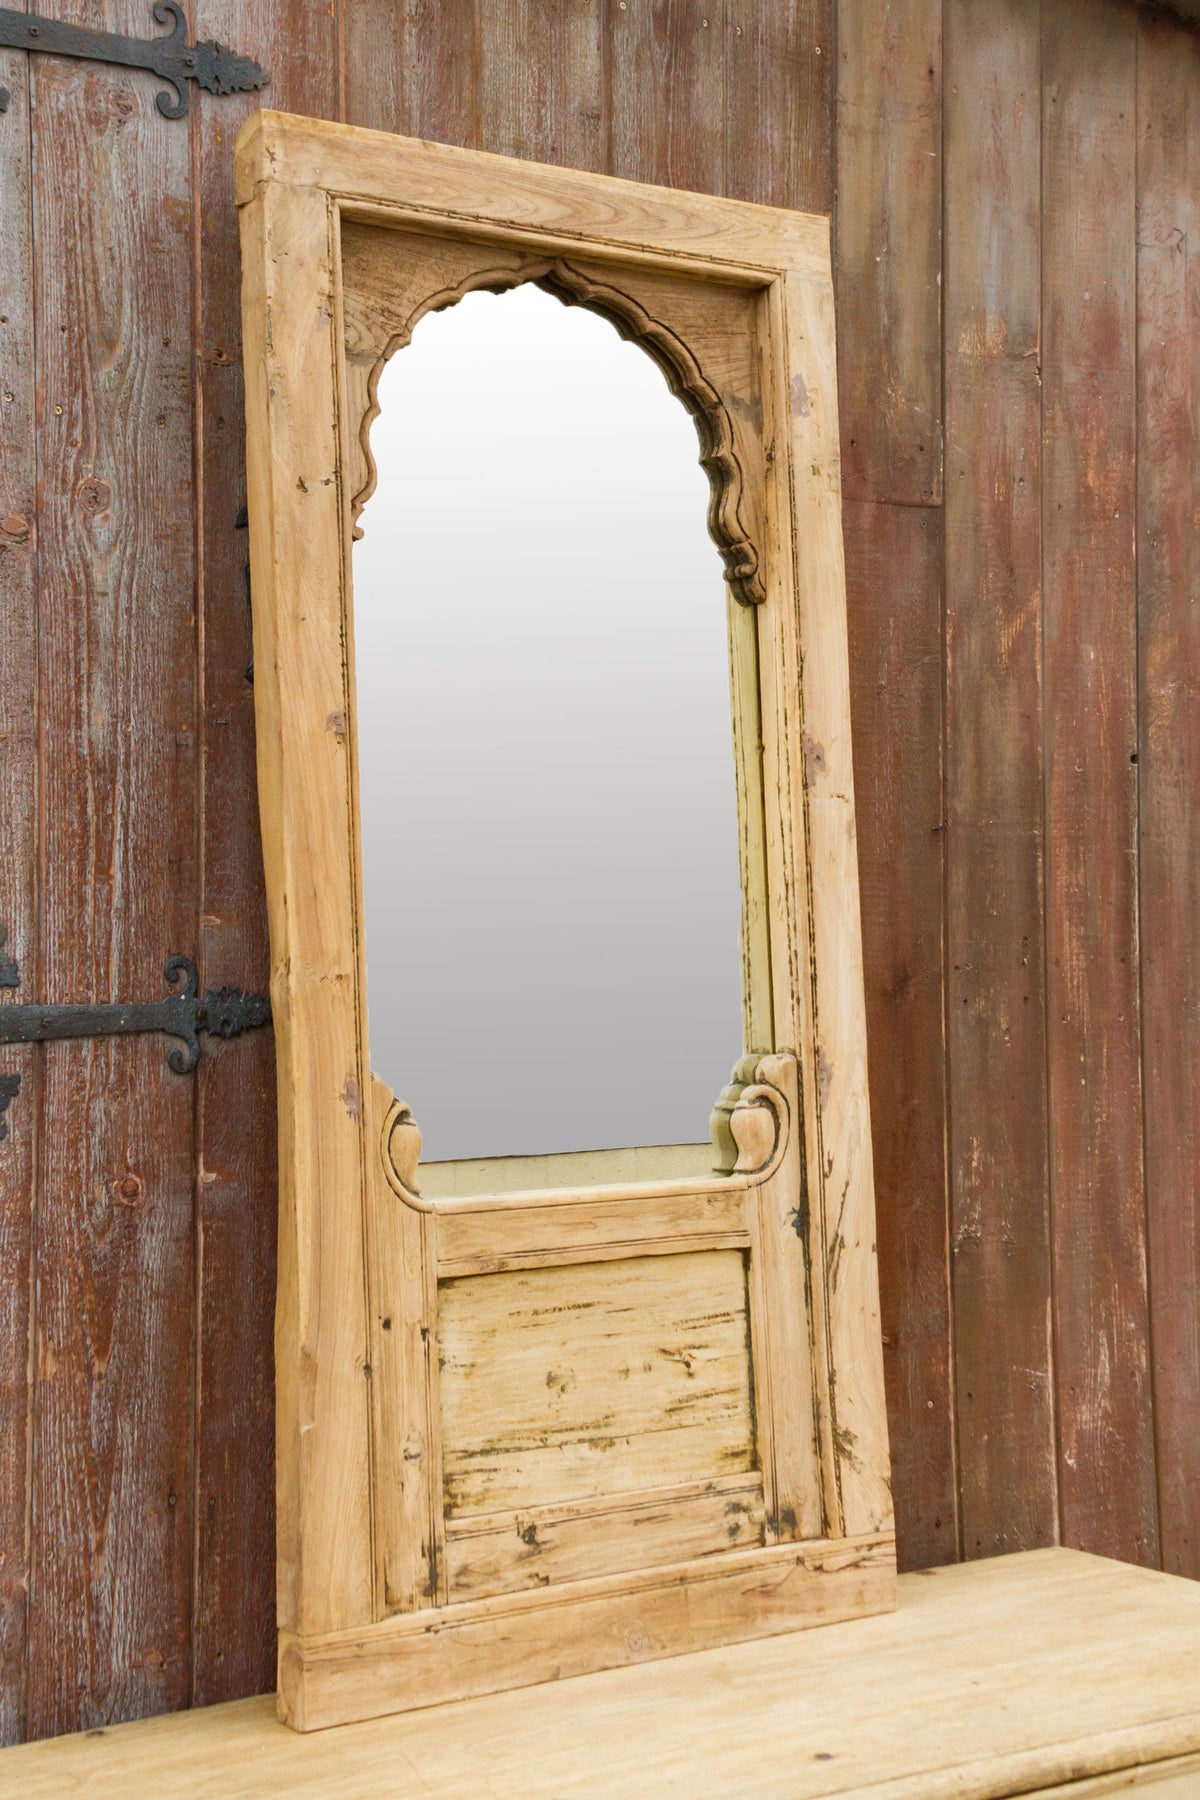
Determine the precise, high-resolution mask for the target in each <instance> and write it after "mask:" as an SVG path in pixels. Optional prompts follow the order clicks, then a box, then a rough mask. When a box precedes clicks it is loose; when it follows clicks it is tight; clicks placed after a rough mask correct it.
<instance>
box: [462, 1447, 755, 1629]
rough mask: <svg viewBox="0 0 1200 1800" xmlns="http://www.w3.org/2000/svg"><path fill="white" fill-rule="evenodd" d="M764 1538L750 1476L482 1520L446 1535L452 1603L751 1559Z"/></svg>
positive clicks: (487, 1516)
mask: <svg viewBox="0 0 1200 1800" xmlns="http://www.w3.org/2000/svg"><path fill="white" fill-rule="evenodd" d="M766 1529H767V1520H766V1507H765V1506H764V1504H763V1486H762V1480H761V1478H760V1477H759V1476H758V1475H757V1474H753V1473H752V1474H749V1475H726V1476H723V1477H715V1478H713V1479H712V1480H710V1481H705V1482H703V1483H693V1484H692V1485H691V1486H690V1487H685V1488H663V1489H660V1490H659V1491H657V1492H654V1493H646V1492H644V1491H643V1492H641V1493H637V1494H630V1495H627V1496H624V1497H622V1498H619V1499H616V1500H614V1499H612V1498H611V1497H610V1498H606V1499H603V1500H576V1501H573V1502H568V1503H567V1504H565V1505H562V1506H535V1507H531V1508H530V1509H529V1510H528V1511H526V1512H512V1513H477V1514H475V1515H474V1517H471V1516H467V1517H464V1518H462V1519H458V1520H454V1519H452V1520H451V1521H450V1523H449V1524H448V1526H447V1529H446V1560H447V1562H448V1564H449V1593H450V1597H451V1599H452V1600H468V1599H472V1598H474V1597H476V1596H479V1595H483V1594H504V1593H520V1592H521V1591H522V1590H526V1589H533V1588H539V1587H545V1586H546V1584H547V1583H548V1582H551V1581H582V1580H586V1579H587V1578H588V1577H589V1576H592V1575H596V1574H599V1573H601V1572H603V1571H605V1570H609V1569H650V1568H654V1567H656V1566H659V1565H661V1564H663V1563H671V1562H679V1561H682V1560H690V1559H691V1558H692V1557H697V1556H713V1555H720V1554H721V1552H723V1551H726V1550H731V1549H740V1550H746V1549H750V1548H752V1547H755V1546H760V1545H762V1544H764V1543H765V1542H766Z"/></svg>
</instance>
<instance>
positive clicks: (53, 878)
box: [27, 0, 196, 1736]
mask: <svg viewBox="0 0 1200 1800" xmlns="http://www.w3.org/2000/svg"><path fill="white" fill-rule="evenodd" d="M60 16H62V17H64V18H68V19H70V20H72V21H74V22H77V23H80V24H85V25H92V26H107V27H109V28H115V29H117V30H123V31H128V32H130V33H142V32H143V31H144V30H145V24H146V19H145V12H144V9H143V7H142V6H141V5H140V4H136V3H135V0H121V3H120V4H114V5H108V6H103V7H101V6H98V5H94V4H76V5H71V6H68V7H64V8H61V9H60ZM31 80H32V89H33V132H34V139H33V141H34V172H35V181H36V199H35V207H34V222H35V258H36V269H35V283H36V288H35V292H36V334H37V343H38V361H39V369H38V377H39V379H38V402H39V414H38V432H39V453H40V484H41V496H40V517H39V530H40V535H41V541H42V543H43V545H44V546H46V547H47V549H46V554H44V555H43V557H42V560H41V595H40V607H41V627H40V645H41V658H40V684H41V696H42V746H43V752H42V754H43V768H42V789H41V792H42V822H41V823H42V843H43V859H44V861H43V866H44V869H45V871H46V880H45V885H44V889H43V901H42V908H43V910H42V941H43V958H42V986H43V990H44V992H45V994H46V996H47V997H48V998H52V999H53V1000H55V1001H66V1000H72V999H76V1000H89V999H97V1000H107V999H114V998H119V997H120V998H123V997H126V996H128V997H129V998H135V997H136V998H141V997H143V996H145V997H148V998H149V997H155V996H157V995H158V994H159V993H161V992H162V967H163V963H164V960H165V958H166V956H167V955H168V954H169V953H171V952H182V953H184V954H192V953H193V951H194V947H195V946H194V936H195V895H196V845H195V836H196V833H195V783H196V756H195V691H194V665H195V632H194V618H193V607H194V574H195V570H194V562H193V547H192V546H193V541H192V495H191V481H192V428H193V416H192V385H191V383H192V375H191V300H192V295H191V287H190V281H189V264H190V224H191V196H190V167H189V149H188V134H187V130H186V127H180V126H179V124H178V123H176V122H172V121H170V120H167V119H164V118H163V117H162V116H161V115H160V114H159V112H158V111H157V109H156V107H155V105H154V90H153V87H152V85H151V84H150V83H149V82H148V81H147V80H146V78H145V77H144V76H141V75H134V74H131V73H128V72H125V71H116V70H113V69H110V68H102V67H100V66H98V65H94V64H86V63H77V62H67V61H65V60H61V59H56V58H48V57H37V58H34V59H33V60H32V67H31ZM44 1092H45V1101H44V1120H43V1140H42V1155H41V1170H40V1192H39V1226H38V1244H37V1257H38V1321H37V1336H36V1347H35V1357H34V1369H35V1380H36V1384H37V1386H36V1412H35V1417H34V1430H33V1457H34V1468H33V1487H32V1515H31V1516H32V1562H31V1574H30V1631H29V1710H28V1722H27V1723H28V1730H29V1733H30V1735H32V1736H43V1735H46V1734H49V1733H53V1732H58V1731H64V1730H71V1729H76V1728H78V1727H81V1726H93V1725H100V1724H104V1723H107V1722H108V1721H110V1720H113V1719H122V1718H132V1717H135V1716H137V1715H139V1714H143V1713H150V1712H161V1711H164V1710H167V1709H170V1708H171V1707H174V1706H178V1705H180V1704H181V1703H182V1702H183V1701H184V1700H185V1698H186V1695H187V1691H188V1661H189V1590H190V1583H191V1560H192V1559H191V1520H190V1511H191V1507H190V1500H191V1475H192V1470H191V1460H192V1459H191V1416H192V1358H191V1337H192V1323H191V1321H192V1267H193V1254H192V1223H193V1220H192V1196H193V1119H192V1112H193V1103H194V1090H193V1086H192V1083H191V1082H190V1081H185V1080H181V1079H180V1077H179V1076H177V1075H174V1074H172V1073H171V1072H170V1071H169V1070H168V1068H167V1064H166V1058H165V1054H164V1047H163V1044H162V1042H161V1041H160V1040H158V1039H156V1038H150V1037H147V1038H124V1039H121V1038H117V1039H107V1040H105V1039H98V1040H93V1041H89V1042H80V1043H63V1044H55V1045H52V1046H49V1047H48V1048H47V1050H46V1053H45V1089H44Z"/></svg>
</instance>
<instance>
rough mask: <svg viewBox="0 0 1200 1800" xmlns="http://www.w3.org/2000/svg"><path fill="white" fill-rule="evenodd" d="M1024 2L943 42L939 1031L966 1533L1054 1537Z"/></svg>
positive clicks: (1034, 327)
mask: <svg viewBox="0 0 1200 1800" xmlns="http://www.w3.org/2000/svg"><path fill="white" fill-rule="evenodd" d="M1040 12H1041V8H1040V5H1039V0H1017V3H1016V4H1014V5H1011V6H1005V7H999V8H998V7H995V6H992V5H989V4H988V0H964V3H963V4H962V5H960V6H958V7H956V8H954V9H953V10H952V11H951V13H950V14H949V15H948V19H949V29H948V33H947V43H946V94H947V110H946V663H947V672H946V758H947V761H946V788H947V810H946V821H947V919H946V927H947V964H948V971H947V982H948V992H947V1027H948V1050H949V1067H950V1172H951V1183H952V1193H953V1209H952V1240H951V1241H952V1271H953V1298H954V1322H955V1373H956V1385H957V1417H958V1449H959V1471H958V1481H959V1487H960V1491H961V1507H962V1528H961V1529H962V1543H963V1548H964V1550H965V1552H966V1554H967V1555H969V1556H987V1555H994V1554H996V1553H998V1552H1000V1551H1005V1550H1021V1549H1031V1548H1034V1547H1035V1546H1037V1545H1041V1544H1049V1543H1053V1542H1054V1541H1055V1539H1056V1536H1057V1490H1056V1474H1055V1452H1054V1404H1053V1392H1052V1381H1053V1371H1052V1363H1051V1333H1050V1315H1049V1309H1050V1291H1051V1273H1050V1223H1049V1197H1048V1174H1047V1148H1046V1130H1047V1125H1046V1098H1045V1082H1046V1072H1045V1055H1046V1052H1045V1041H1046V1040H1045V1011H1044V994H1045V989H1044V978H1043V958H1044V942H1043V914H1042V905H1043V855H1044V845H1043V826H1042V752H1041V722H1042V685H1041V684H1042V676H1041V661H1042V625H1041V553H1040V543H1041V538H1040V526H1039V512H1040V466H1041V463H1040V431H1041V390H1040V381H1039V346H1040V335H1039V333H1040V280H1041V276H1040V260H1039V238H1040V229H1041V221H1040V210H1039V170H1040V141H1041V107H1040V98H1039V96H1040V54H1041V52H1040V42H1039V17H1040Z"/></svg>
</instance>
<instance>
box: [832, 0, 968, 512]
mask: <svg viewBox="0 0 1200 1800" xmlns="http://www.w3.org/2000/svg"><path fill="white" fill-rule="evenodd" d="M941 37H942V5H941V0H883V3H882V4H881V0H839V4H838V20H837V56H838V80H837V193H838V199H837V263H836V267H837V296H838V317H839V320H840V322H841V326H842V331H841V336H840V339H839V348H838V381H839V386H840V390H841V395H842V460H843V491H844V493H845V496H846V498H847V499H848V500H892V501H899V502H903V503H905V504H907V505H914V506H915V505H927V504H929V503H930V502H936V501H938V500H940V499H941V494H942V441H941V438H942V397H941V356H940V350H941V313H940V294H941V288H940V275H941V225H942V193H941V151H942V144H941V90H942V67H941V64H942V50H941Z"/></svg>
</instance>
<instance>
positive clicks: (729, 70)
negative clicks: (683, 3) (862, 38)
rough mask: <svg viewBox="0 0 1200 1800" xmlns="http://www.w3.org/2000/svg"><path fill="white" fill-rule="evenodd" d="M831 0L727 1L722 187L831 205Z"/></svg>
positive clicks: (788, 202) (756, 196)
mask: <svg viewBox="0 0 1200 1800" xmlns="http://www.w3.org/2000/svg"><path fill="white" fill-rule="evenodd" d="M836 12H837V5H836V0H771V3H770V4H769V5H761V4H759V5H754V6H731V7H729V8H728V9H727V13H726V37H725V59H726V69H725V160H726V171H725V192H726V193H727V194H729V195H731V196H732V197H733V198H734V199H735V200H758V201H760V202H761V203H762V204H763V205H765V206H791V207H797V208H799V210H800V211H801V212H817V213H828V212H832V210H833V98H834V85H835V83H834V71H835V67H836V58H835V54H834V51H835V41H836Z"/></svg>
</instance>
